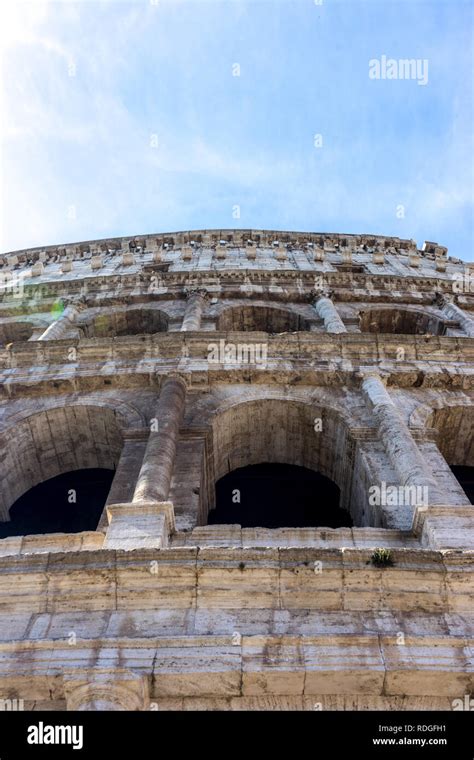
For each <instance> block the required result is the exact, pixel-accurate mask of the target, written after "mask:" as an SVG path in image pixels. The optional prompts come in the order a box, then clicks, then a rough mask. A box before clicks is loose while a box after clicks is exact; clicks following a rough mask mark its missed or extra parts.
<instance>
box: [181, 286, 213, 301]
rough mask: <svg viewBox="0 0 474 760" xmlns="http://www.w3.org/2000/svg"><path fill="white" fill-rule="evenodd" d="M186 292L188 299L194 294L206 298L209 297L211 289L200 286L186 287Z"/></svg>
mask: <svg viewBox="0 0 474 760" xmlns="http://www.w3.org/2000/svg"><path fill="white" fill-rule="evenodd" d="M184 294H185V296H186V298H187V299H188V300H189V299H190V298H192V297H193V296H201V298H204V299H207V298H209V291H208V290H207V288H203V287H199V286H196V287H188V288H184Z"/></svg>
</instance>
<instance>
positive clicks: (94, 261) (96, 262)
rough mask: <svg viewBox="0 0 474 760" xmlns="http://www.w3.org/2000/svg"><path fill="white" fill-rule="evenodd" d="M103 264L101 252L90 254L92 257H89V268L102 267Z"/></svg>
mask: <svg viewBox="0 0 474 760" xmlns="http://www.w3.org/2000/svg"><path fill="white" fill-rule="evenodd" d="M103 265H104V262H103V256H102V255H101V254H97V255H95V256H92V258H91V269H93V270H96V269H102V267H103Z"/></svg>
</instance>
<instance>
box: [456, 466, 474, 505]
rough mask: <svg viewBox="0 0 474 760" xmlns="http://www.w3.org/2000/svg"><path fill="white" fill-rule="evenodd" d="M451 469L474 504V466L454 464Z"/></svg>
mask: <svg viewBox="0 0 474 760" xmlns="http://www.w3.org/2000/svg"><path fill="white" fill-rule="evenodd" d="M451 471H452V473H453V475H454V477H455V478H456V480H457V481H458V483H459V485H460V486H461V488H462V489H463V491H464V493H465V494H466V496H467V497H468V499H469V501H470V502H471V504H474V467H465V466H462V465H452V467H451Z"/></svg>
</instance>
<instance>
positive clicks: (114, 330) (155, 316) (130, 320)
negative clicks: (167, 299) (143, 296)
mask: <svg viewBox="0 0 474 760" xmlns="http://www.w3.org/2000/svg"><path fill="white" fill-rule="evenodd" d="M167 330H168V315H167V314H165V313H164V312H163V311H161V310H160V309H150V308H142V309H122V310H119V311H110V312H109V311H108V312H105V313H103V314H98V315H97V316H96V317H95V318H94V319H93V320H92V322H91V323H90V324H89V325H88V326H87V327H86V334H87V337H89V338H112V337H120V336H124V335H153V334H154V333H158V332H166V331H167Z"/></svg>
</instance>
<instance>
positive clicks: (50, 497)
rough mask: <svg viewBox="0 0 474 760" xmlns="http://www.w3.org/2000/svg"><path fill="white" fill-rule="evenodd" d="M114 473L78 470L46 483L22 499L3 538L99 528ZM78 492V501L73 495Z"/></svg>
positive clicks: (3, 525)
mask: <svg viewBox="0 0 474 760" xmlns="http://www.w3.org/2000/svg"><path fill="white" fill-rule="evenodd" d="M113 477H114V470H106V469H103V468H100V469H98V468H96V469H86V470H74V471H72V472H66V473H63V474H62V475H57V476H56V477H55V478H50V479H49V480H45V481H44V482H43V483H39V484H38V485H37V486H34V487H33V488H30V490H29V491H27V492H26V493H24V494H23V496H20V498H19V499H17V501H16V502H15V503H14V505H13V506H12V508H11V509H10V521H9V522H0V538H6V537H7V536H27V535H32V534H35V533H37V534H38V533H39V534H41V533H80V532H81V531H84V530H95V529H96V528H97V525H98V522H99V519H100V516H101V514H102V510H103V508H104V506H105V502H106V499H107V496H108V493H109V491H110V486H111V485H112V480H113ZM73 491H74V492H75V501H72V500H71V499H72V498H73V495H72V492H73Z"/></svg>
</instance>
